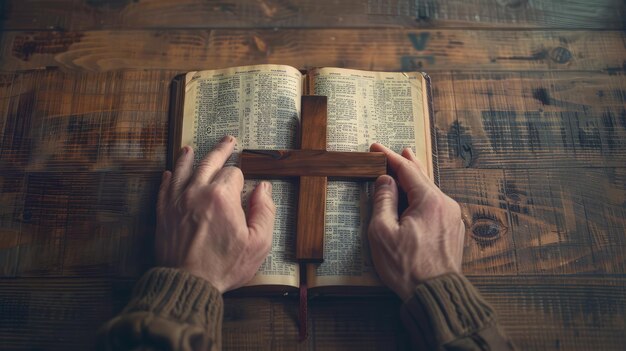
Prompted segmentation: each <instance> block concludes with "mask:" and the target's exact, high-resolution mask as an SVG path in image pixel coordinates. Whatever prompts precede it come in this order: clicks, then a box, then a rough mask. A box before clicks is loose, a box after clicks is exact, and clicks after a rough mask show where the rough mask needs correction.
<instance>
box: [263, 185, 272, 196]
mask: <svg viewBox="0 0 626 351" xmlns="http://www.w3.org/2000/svg"><path fill="white" fill-rule="evenodd" d="M263 190H265V192H266V193H267V195H269V196H272V183H270V182H263Z"/></svg>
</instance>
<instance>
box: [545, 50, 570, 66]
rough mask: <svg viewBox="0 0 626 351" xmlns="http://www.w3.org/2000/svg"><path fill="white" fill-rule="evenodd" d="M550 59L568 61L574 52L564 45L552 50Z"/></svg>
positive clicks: (560, 61)
mask: <svg viewBox="0 0 626 351" xmlns="http://www.w3.org/2000/svg"><path fill="white" fill-rule="evenodd" d="M550 59H552V61H554V62H556V63H560V64H563V63H567V62H569V61H570V60H571V59H572V52H571V51H569V50H568V49H567V48H564V47H562V46H557V47H556V48H554V49H552V50H550Z"/></svg>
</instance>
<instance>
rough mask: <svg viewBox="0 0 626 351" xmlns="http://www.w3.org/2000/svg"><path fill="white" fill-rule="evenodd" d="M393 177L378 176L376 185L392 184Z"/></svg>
mask: <svg viewBox="0 0 626 351" xmlns="http://www.w3.org/2000/svg"><path fill="white" fill-rule="evenodd" d="M391 182H392V179H391V177H387V176H380V177H378V179H376V184H375V186H377V187H380V186H389V185H391Z"/></svg>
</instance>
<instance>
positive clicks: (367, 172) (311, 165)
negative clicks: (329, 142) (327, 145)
mask: <svg viewBox="0 0 626 351" xmlns="http://www.w3.org/2000/svg"><path fill="white" fill-rule="evenodd" d="M240 161H241V165H240V166H241V171H242V172H243V174H244V176H248V177H252V178H258V177H264V178H276V177H279V178H280V177H299V176H322V177H347V178H357V179H376V178H377V177H379V176H381V175H383V174H386V173H387V159H386V158H385V155H384V154H383V153H382V152H341V151H319V150H243V151H242V152H241V157H240Z"/></svg>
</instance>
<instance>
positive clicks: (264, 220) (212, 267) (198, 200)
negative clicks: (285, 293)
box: [156, 136, 276, 293]
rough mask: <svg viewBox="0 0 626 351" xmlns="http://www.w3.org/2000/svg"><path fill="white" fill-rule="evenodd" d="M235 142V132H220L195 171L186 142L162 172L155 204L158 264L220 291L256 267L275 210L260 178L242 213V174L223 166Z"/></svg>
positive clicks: (264, 249)
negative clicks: (184, 272)
mask: <svg viewBox="0 0 626 351" xmlns="http://www.w3.org/2000/svg"><path fill="white" fill-rule="evenodd" d="M234 147H235V138H234V137H231V136H226V137H224V138H223V139H222V141H221V142H220V143H219V144H218V145H216V146H215V148H214V149H213V150H212V151H211V152H209V153H208V154H207V155H206V157H205V158H204V159H203V160H202V162H201V163H200V164H199V165H198V168H197V169H196V171H195V173H194V171H193V149H192V148H191V147H189V146H185V147H184V148H183V149H182V150H181V154H180V156H179V158H178V160H177V162H176V167H175V169H174V173H173V174H172V172H169V171H166V172H164V173H163V179H162V181H161V187H160V189H159V199H158V204H157V231H156V260H157V264H159V265H163V266H168V267H176V268H182V269H185V270H187V271H189V272H190V273H191V274H193V275H196V276H198V277H201V278H204V279H206V280H207V281H209V282H210V283H211V284H213V286H215V287H216V288H217V289H218V290H219V291H220V292H222V293H223V292H226V291H229V290H232V289H236V288H238V287H241V286H243V285H244V284H245V283H247V282H248V281H250V279H252V277H253V276H254V274H255V273H256V272H257V270H258V269H259V266H260V265H261V263H262V262H263V260H264V259H265V257H266V256H267V254H268V252H269V250H270V247H271V244H272V230H273V227H274V216H275V212H276V208H275V205H274V202H273V201H272V196H271V194H272V185H271V184H270V183H268V182H262V183H260V184H259V185H258V186H257V187H256V188H255V189H254V191H253V192H252V194H251V195H250V199H249V201H248V216H247V218H246V215H245V213H244V211H243V208H242V206H241V191H242V190H243V174H242V173H241V170H240V169H239V168H237V167H223V166H224V163H225V162H226V160H228V158H229V157H230V155H231V154H232V152H233V150H234ZM222 167H223V168H222Z"/></svg>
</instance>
